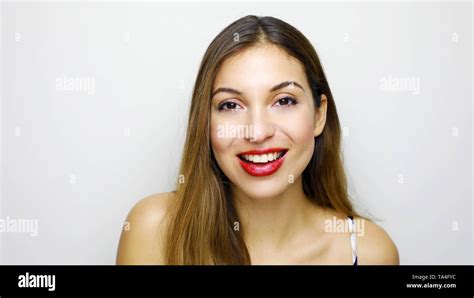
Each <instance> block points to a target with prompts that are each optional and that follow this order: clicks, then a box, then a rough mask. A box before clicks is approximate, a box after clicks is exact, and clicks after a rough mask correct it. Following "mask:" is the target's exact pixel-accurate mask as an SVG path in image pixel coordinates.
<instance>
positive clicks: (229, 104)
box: [217, 101, 242, 111]
mask: <svg viewBox="0 0 474 298" xmlns="http://www.w3.org/2000/svg"><path fill="white" fill-rule="evenodd" d="M239 108H242V107H241V106H239V105H238V104H237V103H235V102H233V101H224V102H223V103H221V104H219V106H218V107H217V110H219V111H222V110H224V111H231V110H237V109H239Z"/></svg>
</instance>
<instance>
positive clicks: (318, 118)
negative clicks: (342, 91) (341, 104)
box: [314, 94, 328, 137]
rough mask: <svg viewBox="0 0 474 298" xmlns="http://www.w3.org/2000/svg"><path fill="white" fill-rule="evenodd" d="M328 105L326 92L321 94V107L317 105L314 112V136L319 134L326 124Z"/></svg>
mask: <svg viewBox="0 0 474 298" xmlns="http://www.w3.org/2000/svg"><path fill="white" fill-rule="evenodd" d="M327 106H328V99H327V97H326V95H325V94H321V105H320V107H319V108H318V107H315V112H314V136H315V137H317V136H319V135H320V134H321V133H322V132H323V129H324V125H325V124H326V111H327Z"/></svg>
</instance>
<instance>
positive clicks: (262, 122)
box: [248, 109, 275, 143]
mask: <svg viewBox="0 0 474 298" xmlns="http://www.w3.org/2000/svg"><path fill="white" fill-rule="evenodd" d="M251 118H252V119H251V128H252V129H251V130H250V131H251V133H250V135H249V138H248V140H249V141H250V142H252V143H262V142H264V141H265V140H267V139H268V138H271V137H272V136H273V135H274V134H275V125H274V123H273V122H272V120H271V119H270V117H269V115H267V114H266V112H265V111H264V110H260V109H259V110H254V111H253V113H251Z"/></svg>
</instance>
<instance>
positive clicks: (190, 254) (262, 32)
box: [165, 15, 356, 265]
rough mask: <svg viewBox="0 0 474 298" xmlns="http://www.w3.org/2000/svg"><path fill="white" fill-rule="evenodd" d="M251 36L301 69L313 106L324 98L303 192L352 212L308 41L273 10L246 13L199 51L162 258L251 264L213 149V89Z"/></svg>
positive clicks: (321, 78) (331, 109)
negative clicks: (228, 61) (220, 72)
mask: <svg viewBox="0 0 474 298" xmlns="http://www.w3.org/2000/svg"><path fill="white" fill-rule="evenodd" d="M257 43H270V44H274V45H276V46H278V47H280V48H281V49H283V50H285V51H286V52H287V53H288V54H289V55H291V56H293V57H294V58H296V59H298V60H299V61H300V62H301V63H302V65H303V66H304V68H305V73H306V76H307V79H308V82H309V84H310V87H311V91H312V94H313V98H314V103H315V107H316V108H319V107H320V106H321V94H325V95H326V97H327V116H326V117H327V119H326V124H325V127H324V130H323V132H322V133H321V134H320V135H319V136H318V137H316V138H315V148H314V152H313V156H312V158H311V161H310V162H309V164H308V166H307V167H306V169H305V170H304V171H303V174H302V176H303V177H302V181H303V190H304V193H305V195H306V196H307V197H308V198H309V199H310V200H312V201H313V202H315V203H316V204H318V205H319V206H321V207H324V208H331V209H334V210H336V211H339V212H341V213H343V214H346V215H356V213H355V211H354V209H353V206H352V204H351V202H350V200H349V196H348V192H347V181H346V175H345V171H344V167H343V157H342V153H341V145H340V144H341V127H340V124H339V118H338V115H337V111H336V105H335V103H334V99H333V96H332V94H331V90H330V89H329V85H328V82H327V80H326V76H325V74H324V71H323V68H322V66H321V63H320V61H319V58H318V55H317V54H316V51H315V50H314V48H313V46H312V45H311V43H310V41H309V40H308V39H307V38H306V37H305V36H304V35H303V34H302V33H301V32H300V31H298V30H297V29H296V28H294V27H293V26H291V25H289V24H288V23H286V22H284V21H282V20H279V19H277V18H273V17H257V16H253V15H249V16H246V17H243V18H241V19H238V20H237V21H235V22H233V23H232V24H230V25H229V26H227V27H226V28H225V29H224V30H223V31H222V32H220V33H219V34H218V35H217V36H216V37H215V38H214V40H213V41H212V42H211V44H210V45H209V47H208V49H207V51H206V53H205V54H204V57H203V60H202V63H201V65H200V68H199V72H198V75H197V79H196V83H195V86H194V90H193V94H192V101H191V110H190V114H189V121H188V130H187V134H186V141H185V145H184V151H183V157H182V160H181V165H180V174H181V175H182V176H181V179H182V180H184V181H178V183H177V187H176V191H175V193H176V196H175V200H176V201H175V202H174V204H173V209H172V212H170V214H171V221H170V225H169V227H168V231H167V232H168V233H167V240H168V241H167V242H166V243H165V245H166V250H165V260H166V263H167V264H186V265H195V264H250V263H251V260H250V256H249V253H248V250H247V247H246V245H245V242H244V240H243V237H242V233H243V232H244V231H242V228H241V227H240V231H234V229H233V227H234V223H235V222H238V221H239V218H238V215H237V212H236V210H235V208H234V205H233V202H232V198H231V196H230V189H229V180H228V178H227V177H226V176H225V175H224V173H223V172H222V171H221V169H220V168H219V166H218V164H217V162H216V160H215V158H214V155H213V152H212V150H211V139H210V119H211V114H210V113H211V111H210V107H211V93H212V87H213V83H214V79H215V77H216V74H217V72H218V70H219V67H220V66H221V65H222V63H223V61H224V60H225V59H226V58H228V57H230V56H232V55H234V54H236V53H238V52H239V51H241V50H243V49H245V48H248V47H251V46H253V45H256V44H257Z"/></svg>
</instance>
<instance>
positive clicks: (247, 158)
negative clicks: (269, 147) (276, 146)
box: [237, 149, 288, 165]
mask: <svg viewBox="0 0 474 298" xmlns="http://www.w3.org/2000/svg"><path fill="white" fill-rule="evenodd" d="M286 152H288V150H287V149H283V150H280V151H277V152H270V153H264V154H239V155H237V156H238V157H239V158H240V160H241V161H243V162H245V163H248V164H254V165H264V164H268V163H271V162H275V161H277V160H279V159H281V158H283V156H285V154H286Z"/></svg>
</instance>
